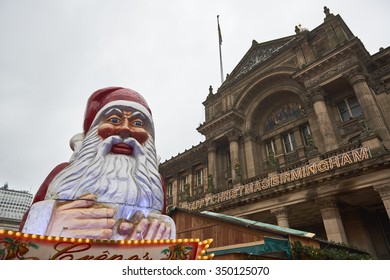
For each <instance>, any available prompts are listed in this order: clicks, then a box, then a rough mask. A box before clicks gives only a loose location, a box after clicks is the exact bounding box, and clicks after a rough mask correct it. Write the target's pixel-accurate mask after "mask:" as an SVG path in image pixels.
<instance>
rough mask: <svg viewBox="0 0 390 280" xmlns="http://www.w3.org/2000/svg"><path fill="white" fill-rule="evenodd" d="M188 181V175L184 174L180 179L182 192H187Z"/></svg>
mask: <svg viewBox="0 0 390 280" xmlns="http://www.w3.org/2000/svg"><path fill="white" fill-rule="evenodd" d="M187 183H188V176H187V175H186V176H183V177H181V179H180V192H181V193H184V192H185V185H186V184H187Z"/></svg>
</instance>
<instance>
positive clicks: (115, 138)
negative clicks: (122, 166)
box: [97, 135, 144, 157]
mask: <svg viewBox="0 0 390 280" xmlns="http://www.w3.org/2000/svg"><path fill="white" fill-rule="evenodd" d="M118 144H125V145H127V146H129V147H131V148H133V154H132V155H134V156H135V157H138V156H140V155H144V149H143V148H142V146H141V144H140V143H139V142H138V141H137V140H136V139H135V138H132V137H127V138H122V137H120V136H119V135H112V136H110V137H108V138H106V139H104V140H103V141H102V142H101V143H100V145H99V148H98V150H97V155H98V156H105V155H107V154H108V153H110V152H111V149H112V146H114V145H118Z"/></svg>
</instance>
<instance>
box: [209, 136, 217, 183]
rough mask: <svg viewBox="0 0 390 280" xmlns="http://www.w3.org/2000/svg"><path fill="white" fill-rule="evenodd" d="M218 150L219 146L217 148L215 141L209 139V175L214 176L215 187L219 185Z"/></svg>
mask: <svg viewBox="0 0 390 280" xmlns="http://www.w3.org/2000/svg"><path fill="white" fill-rule="evenodd" d="M216 150H217V148H216V145H215V143H214V141H209V142H208V147H207V168H208V175H211V176H212V177H213V183H214V187H216V186H217V153H216ZM207 177H208V176H207Z"/></svg>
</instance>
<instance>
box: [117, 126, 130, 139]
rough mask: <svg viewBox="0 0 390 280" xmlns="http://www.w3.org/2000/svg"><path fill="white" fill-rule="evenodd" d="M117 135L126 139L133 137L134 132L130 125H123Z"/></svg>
mask: <svg viewBox="0 0 390 280" xmlns="http://www.w3.org/2000/svg"><path fill="white" fill-rule="evenodd" d="M116 134H117V135H119V136H120V137H121V138H123V139H125V138H128V137H131V136H132V135H133V132H132V130H131V129H130V127H129V126H128V125H122V126H120V127H118V129H117V131H116Z"/></svg>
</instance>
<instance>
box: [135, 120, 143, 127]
mask: <svg viewBox="0 0 390 280" xmlns="http://www.w3.org/2000/svg"><path fill="white" fill-rule="evenodd" d="M133 125H134V126H144V122H143V121H142V120H135V121H134V122H133Z"/></svg>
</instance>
